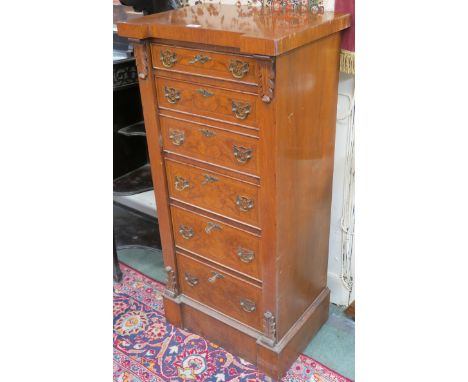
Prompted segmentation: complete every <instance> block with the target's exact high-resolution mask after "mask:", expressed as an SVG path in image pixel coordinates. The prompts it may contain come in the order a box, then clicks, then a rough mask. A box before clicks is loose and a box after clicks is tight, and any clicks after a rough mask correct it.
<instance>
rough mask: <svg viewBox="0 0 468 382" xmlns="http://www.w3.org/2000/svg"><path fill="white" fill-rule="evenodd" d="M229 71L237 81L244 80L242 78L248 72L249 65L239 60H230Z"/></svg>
mask: <svg viewBox="0 0 468 382" xmlns="http://www.w3.org/2000/svg"><path fill="white" fill-rule="evenodd" d="M229 71H230V72H231V74H232V76H233V77H234V78H237V79H239V80H240V79H241V78H244V76H245V75H246V74H247V73H248V71H249V63H248V62H243V61H240V60H231V62H230V63H229Z"/></svg>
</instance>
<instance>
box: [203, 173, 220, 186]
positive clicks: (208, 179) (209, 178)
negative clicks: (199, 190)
mask: <svg viewBox="0 0 468 382" xmlns="http://www.w3.org/2000/svg"><path fill="white" fill-rule="evenodd" d="M203 176H204V177H205V180H204V181H203V182H202V184H208V183H214V182H217V181H218V180H219V179H218V178H216V177H214V176H211V175H208V174H203Z"/></svg>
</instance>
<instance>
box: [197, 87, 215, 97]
mask: <svg viewBox="0 0 468 382" xmlns="http://www.w3.org/2000/svg"><path fill="white" fill-rule="evenodd" d="M197 92H198V93H200V94H201V95H202V96H203V97H212V96H214V93H211V92H209V91H208V90H206V89H202V88H200V89H197Z"/></svg>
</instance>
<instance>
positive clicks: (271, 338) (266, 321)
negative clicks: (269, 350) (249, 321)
mask: <svg viewBox="0 0 468 382" xmlns="http://www.w3.org/2000/svg"><path fill="white" fill-rule="evenodd" d="M261 341H262V342H263V343H265V344H267V345H269V346H271V347H273V346H275V344H276V319H275V316H273V313H271V312H270V311H266V312H265V313H264V315H263V337H261Z"/></svg>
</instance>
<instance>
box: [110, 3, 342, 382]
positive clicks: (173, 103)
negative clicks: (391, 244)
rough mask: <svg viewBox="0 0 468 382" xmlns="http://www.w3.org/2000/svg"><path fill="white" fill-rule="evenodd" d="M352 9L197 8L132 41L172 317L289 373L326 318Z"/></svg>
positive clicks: (136, 25) (152, 21) (141, 31)
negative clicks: (344, 38) (342, 53)
mask: <svg viewBox="0 0 468 382" xmlns="http://www.w3.org/2000/svg"><path fill="white" fill-rule="evenodd" d="M349 25H350V17H349V15H343V14H334V13H327V12H325V13H322V14H320V13H319V14H317V13H312V12H310V11H303V10H301V9H300V8H299V9H296V10H284V9H280V10H275V9H270V8H260V7H259V8H256V7H247V6H235V5H219V4H216V5H215V4H210V5H195V6H192V7H185V8H180V9H177V10H173V11H169V12H164V13H159V14H155V15H149V16H144V17H141V18H137V19H133V20H130V21H128V22H125V23H121V24H119V25H118V30H119V34H120V35H122V36H125V37H129V38H131V39H132V40H133V41H134V50H135V56H136V62H137V68H138V77H139V84H140V92H141V98H142V104H143V112H144V119H145V127H146V132H147V139H148V148H149V154H150V160H151V168H152V174H153V181H154V185H155V194H156V201H157V207H158V217H159V228H160V232H161V243H162V249H163V256H164V263H165V266H166V271H167V285H166V289H165V293H164V306H165V312H166V317H167V320H168V321H169V322H170V323H172V324H174V325H176V326H178V327H181V328H186V329H188V330H190V331H192V332H195V333H197V334H200V335H202V336H204V337H206V338H208V339H210V340H212V341H213V342H215V343H217V344H219V345H221V346H223V347H224V348H226V349H227V350H229V351H232V352H234V353H236V354H238V355H239V356H241V357H243V358H244V359H246V360H248V361H251V362H253V363H255V364H256V365H257V366H258V368H259V369H260V370H261V371H264V372H265V373H266V374H267V375H269V376H271V377H273V378H274V379H279V378H280V377H281V376H282V375H283V374H284V373H285V372H286V371H287V370H288V368H289V367H290V366H291V364H292V363H293V361H294V360H295V359H296V358H297V356H298V355H299V353H300V352H301V351H302V350H303V349H304V348H305V346H306V345H307V343H308V342H309V341H310V339H311V338H312V337H313V335H314V334H315V333H316V332H317V330H318V329H319V328H320V326H321V325H322V324H323V323H324V322H325V320H326V319H327V316H328V304H329V296H330V291H329V290H328V288H327V258H328V240H329V229H330V205H331V189H332V176H333V156H334V143H335V120H336V105H337V88H338V70H339V50H340V31H341V30H343V29H345V28H347V27H348V26H349Z"/></svg>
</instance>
